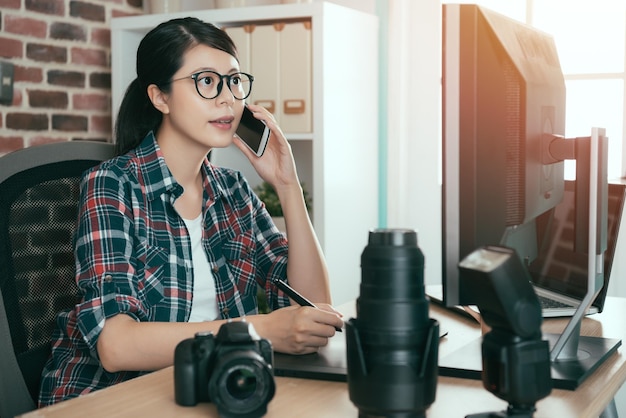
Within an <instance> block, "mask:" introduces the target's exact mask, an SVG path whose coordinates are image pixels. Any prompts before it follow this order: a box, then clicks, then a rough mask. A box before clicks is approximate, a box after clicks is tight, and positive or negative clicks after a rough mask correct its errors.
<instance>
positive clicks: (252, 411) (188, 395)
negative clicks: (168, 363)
mask: <svg viewBox="0 0 626 418" xmlns="http://www.w3.org/2000/svg"><path fill="white" fill-rule="evenodd" d="M273 364H274V354H273V351H272V345H271V343H270V342H269V341H268V340H266V339H263V338H261V337H259V335H258V334H257V333H256V331H255V329H254V327H253V326H252V324H249V323H247V322H244V321H240V322H229V323H226V324H224V325H222V326H221V327H220V329H219V331H218V333H217V336H214V335H213V333H198V334H196V336H195V337H194V338H189V339H186V340H183V341H181V342H180V343H179V344H178V345H177V346H176V350H175V352H174V395H175V396H174V397H175V400H176V403H177V404H179V405H182V406H194V405H196V404H197V403H198V402H213V403H215V405H216V406H217V410H218V412H219V414H220V416H221V417H238V418H255V417H260V416H263V415H265V413H266V412H267V404H268V402H269V401H270V400H271V399H272V398H273V397H274V392H275V389H276V386H275V383H274V372H273Z"/></svg>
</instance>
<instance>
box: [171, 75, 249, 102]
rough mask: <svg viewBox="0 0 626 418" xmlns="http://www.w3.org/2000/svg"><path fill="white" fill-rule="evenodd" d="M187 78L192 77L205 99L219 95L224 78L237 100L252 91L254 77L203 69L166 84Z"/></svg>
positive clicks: (244, 97)
mask: <svg viewBox="0 0 626 418" xmlns="http://www.w3.org/2000/svg"><path fill="white" fill-rule="evenodd" d="M188 78H191V79H193V81H194V83H195V84H196V91H197V92H198V94H199V95H200V97H203V98H205V99H215V98H216V97H217V96H219V95H220V93H221V92H222V88H223V87H224V80H226V85H227V86H228V89H229V90H230V92H231V93H232V94H233V97H234V98H235V99H237V100H245V99H246V98H247V97H248V96H250V92H251V91H252V82H253V81H254V77H253V76H252V75H250V74H247V73H241V72H239V73H233V74H226V75H222V74H219V73H216V72H215V71H208V70H205V71H199V72H197V73H194V74H191V75H189V76H187V77H181V78H177V79H175V80H172V81H170V82H168V83H167V84H169V83H173V82H174V81H179V80H187V79H188Z"/></svg>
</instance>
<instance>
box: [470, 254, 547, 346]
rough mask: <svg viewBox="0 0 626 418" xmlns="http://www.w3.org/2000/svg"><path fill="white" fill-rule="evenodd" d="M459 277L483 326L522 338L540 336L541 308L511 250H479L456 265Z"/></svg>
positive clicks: (519, 262)
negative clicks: (477, 308) (476, 309)
mask: <svg viewBox="0 0 626 418" xmlns="http://www.w3.org/2000/svg"><path fill="white" fill-rule="evenodd" d="M459 274H460V277H461V280H462V281H463V283H464V289H465V290H466V291H467V292H468V293H469V294H470V300H472V301H475V302H476V305H478V307H479V309H480V314H481V316H482V317H483V319H484V321H485V322H486V323H487V325H489V326H490V327H491V328H493V329H500V330H506V331H509V332H511V333H513V334H515V335H518V336H520V337H522V338H530V337H535V336H541V321H542V316H541V305H540V304H539V299H537V295H536V294H535V291H534V290H533V288H532V285H531V284H530V275H529V273H528V271H527V270H526V268H524V266H523V264H522V261H521V260H520V258H519V256H518V255H517V253H516V252H515V251H514V250H512V249H511V248H507V247H495V246H485V247H481V248H479V249H477V250H476V251H474V252H472V253H471V254H469V255H468V256H467V257H465V258H464V259H463V260H462V261H461V262H460V263H459Z"/></svg>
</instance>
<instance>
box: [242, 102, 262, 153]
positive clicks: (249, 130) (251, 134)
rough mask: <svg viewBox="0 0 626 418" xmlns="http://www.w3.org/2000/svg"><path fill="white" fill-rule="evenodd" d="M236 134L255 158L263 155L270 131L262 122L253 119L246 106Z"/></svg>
mask: <svg viewBox="0 0 626 418" xmlns="http://www.w3.org/2000/svg"><path fill="white" fill-rule="evenodd" d="M236 134H237V136H238V137H239V138H241V140H242V141H243V142H244V143H245V144H246V145H247V146H248V148H250V149H251V150H252V152H254V154H255V155H256V156H257V157H260V156H261V155H263V152H264V151H265V147H266V146H267V142H268V140H269V137H270V129H269V128H268V127H267V125H265V123H264V122H263V121H262V120H259V119H257V118H255V117H254V115H253V114H252V111H251V110H250V109H248V106H247V105H246V106H244V107H243V114H242V115H241V121H240V122H239V127H238V128H237V131H236Z"/></svg>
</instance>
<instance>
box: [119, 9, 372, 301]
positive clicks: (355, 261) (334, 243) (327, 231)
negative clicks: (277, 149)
mask: <svg viewBox="0 0 626 418" xmlns="http://www.w3.org/2000/svg"><path fill="white" fill-rule="evenodd" d="M188 15H191V16H195V17H197V18H199V19H202V20H205V21H207V22H211V23H214V24H216V25H218V26H220V27H226V26H242V25H244V24H254V23H256V24H260V23H271V22H281V21H290V20H300V21H301V20H310V21H311V31H312V33H311V39H312V66H313V69H312V106H313V107H312V115H313V116H312V127H313V131H312V133H310V134H293V135H287V138H288V139H289V141H290V144H291V145H292V149H293V151H294V156H295V159H296V164H297V165H298V173H299V176H300V180H301V181H303V182H304V183H305V184H306V186H307V189H308V190H309V193H310V195H311V197H312V199H313V207H312V220H313V224H314V227H315V230H316V233H317V236H318V238H319V240H320V243H321V246H322V249H323V251H324V254H325V256H326V260H327V263H328V268H329V273H330V281H331V292H332V296H333V302H334V303H335V304H341V303H344V302H347V301H349V300H352V299H355V298H356V297H357V296H358V294H359V284H360V280H361V270H360V256H361V252H362V251H363V248H364V247H365V245H366V244H367V236H368V231H369V230H370V229H371V228H375V227H376V226H377V224H378V98H379V92H378V18H377V17H376V16H375V15H372V14H369V13H365V12H362V11H359V10H355V9H351V8H347V7H343V6H339V5H336V4H333V3H328V2H314V3H300V4H282V5H272V6H258V7H244V8H229V9H208V10H201V11H193V12H180V13H173V14H168V15H144V16H133V17H121V18H115V19H113V20H112V24H111V29H112V33H111V38H112V48H111V51H112V52H111V55H112V56H111V61H112V63H111V64H112V101H113V115H114V118H115V116H116V114H117V109H118V108H119V104H120V102H121V100H122V97H123V95H124V92H125V91H126V88H127V86H128V85H129V84H130V82H131V81H132V80H133V79H134V78H135V77H136V72H135V60H136V51H137V47H138V45H139V42H140V41H141V39H142V38H143V36H144V35H145V34H146V33H147V32H148V31H149V30H150V29H152V28H153V27H155V26H156V25H158V24H159V23H161V22H163V21H165V20H168V19H171V18H174V17H184V16H188ZM155 65H158V63H155ZM113 123H115V121H113ZM235 151H236V150H234V149H226V150H217V153H216V157H217V158H215V159H213V161H214V162H215V161H219V164H221V165H228V166H231V167H233V168H236V169H239V170H241V171H242V172H243V173H244V175H245V176H246V178H248V180H249V181H250V183H251V184H252V185H255V184H258V183H259V181H260V179H259V178H258V176H257V175H256V173H255V172H254V170H253V169H252V168H251V166H250V164H249V162H248V161H247V160H246V159H245V158H244V157H243V156H242V155H241V154H240V153H239V152H238V151H236V152H235ZM220 152H221V153H222V154H220ZM224 153H225V154H224ZM216 163H217V162H216Z"/></svg>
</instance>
